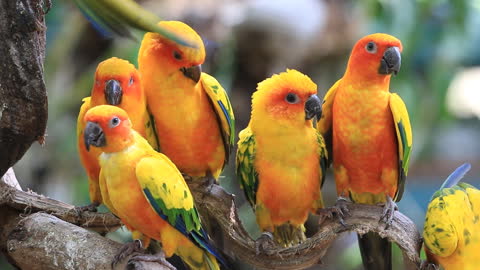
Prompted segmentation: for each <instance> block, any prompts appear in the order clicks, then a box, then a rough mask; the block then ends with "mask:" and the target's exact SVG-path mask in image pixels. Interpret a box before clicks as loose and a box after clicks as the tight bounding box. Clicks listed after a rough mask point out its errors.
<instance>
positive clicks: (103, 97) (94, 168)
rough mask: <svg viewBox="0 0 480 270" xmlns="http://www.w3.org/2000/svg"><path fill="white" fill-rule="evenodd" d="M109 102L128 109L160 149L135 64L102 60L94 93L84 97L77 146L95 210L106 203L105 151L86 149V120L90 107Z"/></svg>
mask: <svg viewBox="0 0 480 270" xmlns="http://www.w3.org/2000/svg"><path fill="white" fill-rule="evenodd" d="M105 104H109V105H115V106H118V107H120V108H122V109H124V110H125V111H126V112H127V113H128V114H129V116H130V119H131V121H132V124H133V128H134V129H135V130H136V131H138V132H139V133H140V135H142V136H144V137H145V138H147V139H148V142H149V143H150V144H151V145H152V146H153V147H154V148H157V142H156V137H155V134H154V130H153V125H152V122H151V121H150V116H149V114H148V112H147V105H146V98H145V93H144V91H143V88H142V85H141V83H140V75H139V73H138V72H137V70H136V68H135V66H133V65H132V64H130V63H129V62H128V61H126V60H123V59H119V58H116V57H112V58H109V59H107V60H105V61H103V62H101V63H100V64H99V65H98V67H97V70H96V72H95V78H94V82H93V87H92V92H91V96H90V97H86V98H84V99H83V104H82V106H81V108H80V113H79V114H78V119H77V148H78V152H79V155H80V161H81V162H82V164H83V167H84V168H85V170H86V172H87V176H88V183H89V193H90V200H91V202H92V205H91V206H90V207H87V209H90V208H93V209H94V207H95V206H98V205H99V204H101V203H102V196H101V194H100V189H99V186H98V175H99V172H100V166H99V164H98V156H99V155H100V153H101V151H100V149H98V148H96V149H92V150H91V151H90V152H88V151H86V149H85V143H84V141H83V130H84V128H85V124H86V122H85V120H84V115H85V113H86V112H87V111H88V110H89V109H90V108H92V107H95V106H98V105H105Z"/></svg>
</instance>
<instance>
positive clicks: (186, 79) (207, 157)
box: [138, 21, 235, 179]
mask: <svg viewBox="0 0 480 270" xmlns="http://www.w3.org/2000/svg"><path fill="white" fill-rule="evenodd" d="M158 25H159V26H161V27H162V28H164V29H168V30H170V31H171V32H172V33H174V34H175V35H177V36H179V37H181V38H183V39H184V40H186V41H187V42H188V43H189V44H194V45H195V46H194V47H186V46H182V45H179V44H177V43H174V42H172V41H170V40H168V39H166V38H164V37H162V36H161V35H159V34H156V33H147V34H145V36H144V38H143V41H142V45H141V47H140V51H139V53H138V65H139V71H140V73H141V74H142V84H143V86H144V88H145V92H146V94H147V103H148V108H149V110H150V112H151V113H152V115H153V118H154V120H155V129H156V132H157V135H158V141H159V147H160V151H161V152H162V153H164V154H165V155H167V156H168V157H169V158H170V159H171V160H172V161H173V163H175V165H176V166H177V167H178V169H179V170H180V171H181V172H182V173H184V174H187V175H189V176H191V177H194V178H196V177H202V176H213V178H215V179H217V178H218V176H219V175H220V173H221V172H222V169H223V167H224V166H225V164H226V163H227V162H228V157H229V155H230V151H231V148H232V145H233V143H234V139H235V118H234V115H233V110H232V106H231V104H230V101H229V99H228V96H227V93H226V92H225V90H224V89H223V88H222V86H221V85H220V84H219V83H218V81H217V80H216V79H215V78H213V77H212V76H210V75H208V74H206V73H202V72H201V68H200V65H201V64H202V63H203V61H204V60H205V47H204V45H203V42H202V39H201V38H200V36H199V35H198V34H197V33H196V32H195V31H194V30H193V29H192V28H190V27H189V26H188V25H186V24H184V23H182V22H178V21H163V22H160V23H159V24H158Z"/></svg>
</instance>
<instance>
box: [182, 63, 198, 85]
mask: <svg viewBox="0 0 480 270" xmlns="http://www.w3.org/2000/svg"><path fill="white" fill-rule="evenodd" d="M180 71H181V72H182V73H183V75H185V77H187V78H189V79H192V80H193V81H194V82H195V83H197V82H198V81H200V76H201V75H202V66H201V65H197V66H193V67H188V68H187V67H182V68H181V69H180Z"/></svg>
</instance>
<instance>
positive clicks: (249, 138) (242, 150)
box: [236, 127, 258, 209]
mask: <svg viewBox="0 0 480 270" xmlns="http://www.w3.org/2000/svg"><path fill="white" fill-rule="evenodd" d="M238 136H239V138H240V140H239V141H238V150H237V160H236V172H237V177H239V178H240V185H241V187H242V188H243V192H245V196H246V198H247V200H248V202H249V203H250V204H251V205H252V207H253V209H255V204H256V198H257V197H256V192H257V189H258V173H257V171H256V170H255V165H254V162H255V137H254V136H253V133H252V131H251V129H250V128H249V127H247V128H245V129H244V130H242V131H241V132H240V134H239V135H238Z"/></svg>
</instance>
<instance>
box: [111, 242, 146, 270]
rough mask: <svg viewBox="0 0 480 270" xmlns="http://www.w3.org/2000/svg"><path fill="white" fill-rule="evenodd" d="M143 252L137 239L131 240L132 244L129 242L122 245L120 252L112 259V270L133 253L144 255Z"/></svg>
mask: <svg viewBox="0 0 480 270" xmlns="http://www.w3.org/2000/svg"><path fill="white" fill-rule="evenodd" d="M144 252H145V250H144V249H143V247H142V241H140V240H139V239H136V240H133V242H129V243H126V244H124V245H123V246H122V247H121V248H120V250H119V251H118V253H117V255H115V257H113V261H112V269H115V266H116V265H117V264H118V263H120V262H121V261H123V260H124V259H125V258H127V257H128V256H130V255H132V254H133V253H142V254H143V253H144Z"/></svg>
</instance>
